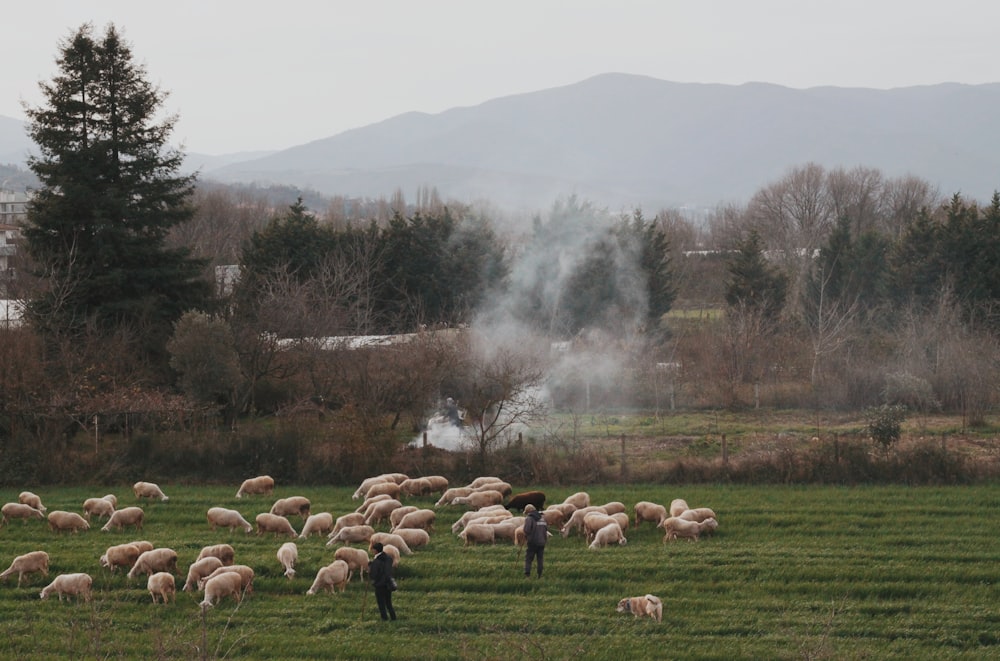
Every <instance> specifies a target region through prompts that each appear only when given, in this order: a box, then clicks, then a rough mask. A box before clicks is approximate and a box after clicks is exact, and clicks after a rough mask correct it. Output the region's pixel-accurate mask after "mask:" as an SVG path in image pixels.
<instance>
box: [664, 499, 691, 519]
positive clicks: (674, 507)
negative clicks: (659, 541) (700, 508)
mask: <svg viewBox="0 0 1000 661" xmlns="http://www.w3.org/2000/svg"><path fill="white" fill-rule="evenodd" d="M689 509H691V508H690V507H688V504H687V502H686V501H685V500H684V499H683V498H674V499H673V500H672V501H670V507H669V508H668V510H667V511H668V512H670V516H680V515H681V514H683V513H684V510H689Z"/></svg>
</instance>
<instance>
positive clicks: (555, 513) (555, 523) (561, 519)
mask: <svg viewBox="0 0 1000 661" xmlns="http://www.w3.org/2000/svg"><path fill="white" fill-rule="evenodd" d="M542 518H543V519H545V523H547V524H548V526H549V530H558V529H560V528H562V527H563V525H565V524H566V515H565V514H563V511H562V510H559V509H553V508H551V507H550V508H548V509H544V510H542Z"/></svg>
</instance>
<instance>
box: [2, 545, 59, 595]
mask: <svg viewBox="0 0 1000 661" xmlns="http://www.w3.org/2000/svg"><path fill="white" fill-rule="evenodd" d="M35 572H41V573H42V575H43V576H48V575H49V554H48V553H46V552H45V551H31V552H29V553H25V554H24V555H19V556H17V557H15V558H14V561H13V562H12V563H10V567H8V568H7V569H5V570H4V571H3V572H2V573H0V581H5V580H7V577H8V576H10V575H11V574H17V587H21V579H22V578H24V575H25V574H34V573H35Z"/></svg>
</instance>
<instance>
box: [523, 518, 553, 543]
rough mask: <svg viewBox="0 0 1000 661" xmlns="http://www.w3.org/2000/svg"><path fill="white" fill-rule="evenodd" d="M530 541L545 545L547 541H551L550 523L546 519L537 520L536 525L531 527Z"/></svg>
mask: <svg viewBox="0 0 1000 661" xmlns="http://www.w3.org/2000/svg"><path fill="white" fill-rule="evenodd" d="M528 541H529V542H530V543H531V544H534V545H535V546H545V542H547V541H549V524H548V523H546V521H545V519H538V520H537V521H535V527H534V528H532V529H531V539H529V540H528Z"/></svg>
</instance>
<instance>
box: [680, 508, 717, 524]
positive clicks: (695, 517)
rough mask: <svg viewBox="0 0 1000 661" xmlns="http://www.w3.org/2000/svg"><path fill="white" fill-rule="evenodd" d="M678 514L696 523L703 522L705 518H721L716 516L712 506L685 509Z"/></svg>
mask: <svg viewBox="0 0 1000 661" xmlns="http://www.w3.org/2000/svg"><path fill="white" fill-rule="evenodd" d="M678 516H679V517H680V518H682V519H687V520H688V521H694V522H695V523H701V522H702V521H704V520H705V519H715V520H716V521H718V520H719V517H717V516H715V512H713V511H712V509H711V508H710V507H696V508H695V509H693V510H684V511H683V512H681V513H680V514H678Z"/></svg>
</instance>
